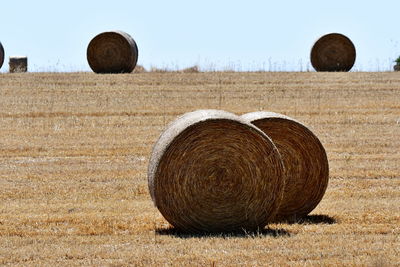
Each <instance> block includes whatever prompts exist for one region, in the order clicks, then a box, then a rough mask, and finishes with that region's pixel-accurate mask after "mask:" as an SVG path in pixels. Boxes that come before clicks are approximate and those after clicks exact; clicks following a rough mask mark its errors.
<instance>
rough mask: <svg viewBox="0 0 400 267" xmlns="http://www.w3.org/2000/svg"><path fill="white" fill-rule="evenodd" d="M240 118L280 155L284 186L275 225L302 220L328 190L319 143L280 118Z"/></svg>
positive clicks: (260, 115) (256, 114)
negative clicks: (266, 140) (276, 149)
mask: <svg viewBox="0 0 400 267" xmlns="http://www.w3.org/2000/svg"><path fill="white" fill-rule="evenodd" d="M242 118H244V119H245V120H246V121H248V122H251V123H253V124H254V125H255V126H257V127H258V128H259V129H261V130H262V131H263V132H264V133H266V134H267V135H268V136H269V137H270V138H271V139H272V141H273V142H274V143H275V145H276V146H277V148H278V150H279V152H280V153H281V155H282V159H283V163H284V166H285V172H286V186H285V190H284V195H283V199H282V203H281V206H280V207H279V210H278V212H277V214H276V217H275V221H292V220H296V219H298V218H301V217H304V216H306V215H307V214H308V213H310V212H311V211H312V210H313V209H314V208H315V207H316V206H317V205H318V203H319V202H320V201H321V199H322V197H323V196H324V194H325V191H326V188H327V186H328V180H329V166H328V159H327V156H326V152H325V149H324V147H323V146H322V144H321V142H320V141H319V139H318V138H317V137H316V136H315V135H314V134H313V133H312V132H311V130H309V129H308V128H307V127H306V126H304V125H303V124H301V123H300V122H298V121H296V120H294V119H292V118H289V117H287V116H284V115H282V114H278V113H273V112H253V113H248V114H245V115H243V116H242Z"/></svg>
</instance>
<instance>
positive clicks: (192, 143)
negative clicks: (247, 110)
mask: <svg viewBox="0 0 400 267" xmlns="http://www.w3.org/2000/svg"><path fill="white" fill-rule="evenodd" d="M284 179H285V177H284V169H283V162H282V160H281V156H280V154H279V152H278V150H277V148H276V147H275V145H274V144H273V143H272V141H271V140H270V139H269V138H268V137H267V136H266V135H265V134H264V133H263V132H262V131H260V130H259V129H257V128H256V127H255V126H253V125H251V124H250V123H247V122H245V121H244V120H242V119H241V118H240V117H239V116H237V115H234V114H232V113H228V112H224V111H219V110H198V111H194V112H190V113H186V114H185V115H183V116H181V117H179V118H178V119H177V120H175V121H174V122H172V123H171V124H170V125H169V126H168V127H167V129H166V130H165V131H164V132H163V133H162V134H161V136H160V138H159V139H158V141H157V142H156V144H155V146H154V149H153V152H152V155H151V158H150V163H149V170H148V182H149V191H150V194H151V198H152V200H153V202H154V204H155V206H156V207H157V208H158V209H159V211H160V212H161V214H162V215H163V216H164V218H165V219H166V220H167V221H168V222H169V223H170V224H172V225H173V226H174V227H175V228H177V229H180V230H183V231H187V232H229V231H236V230H243V229H247V230H256V229H261V228H263V227H264V226H265V225H266V224H267V223H268V222H269V221H270V220H271V219H272V218H273V217H274V215H275V212H276V211H277V209H278V207H279V205H280V202H281V199H282V194H283V188H284V182H285V181H284Z"/></svg>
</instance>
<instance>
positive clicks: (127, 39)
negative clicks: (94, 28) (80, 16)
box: [87, 31, 139, 73]
mask: <svg viewBox="0 0 400 267" xmlns="http://www.w3.org/2000/svg"><path fill="white" fill-rule="evenodd" d="M138 55H139V51H138V48H137V45H136V42H135V41H134V40H133V38H132V37H131V36H130V35H129V34H127V33H125V32H122V31H109V32H103V33H100V34H98V35H97V36H95V37H94V38H93V39H92V40H91V41H90V43H89V45H88V48H87V60H88V63H89V66H90V68H91V69H92V70H93V71H94V72H96V73H131V72H132V71H133V70H134V69H135V66H136V64H137V60H138Z"/></svg>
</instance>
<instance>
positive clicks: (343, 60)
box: [311, 33, 356, 71]
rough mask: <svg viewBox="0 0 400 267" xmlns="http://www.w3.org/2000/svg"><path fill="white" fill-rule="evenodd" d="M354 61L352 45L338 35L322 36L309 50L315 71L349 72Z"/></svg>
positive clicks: (345, 38) (341, 35) (354, 53)
mask: <svg viewBox="0 0 400 267" xmlns="http://www.w3.org/2000/svg"><path fill="white" fill-rule="evenodd" d="M355 61H356V48H355V47H354V44H353V43H352V42H351V40H350V39H349V38H347V37H346V36H344V35H343V34H340V33H330V34H327V35H324V36H322V37H321V38H319V39H318V40H317V41H316V42H315V43H314V45H313V47H312V49H311V64H312V65H313V67H314V69H315V70H316V71H350V70H351V68H352V67H353V65H354V62H355Z"/></svg>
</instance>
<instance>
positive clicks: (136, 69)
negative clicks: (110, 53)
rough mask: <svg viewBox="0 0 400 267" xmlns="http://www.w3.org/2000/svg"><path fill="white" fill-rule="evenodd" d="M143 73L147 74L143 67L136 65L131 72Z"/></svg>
mask: <svg viewBox="0 0 400 267" xmlns="http://www.w3.org/2000/svg"><path fill="white" fill-rule="evenodd" d="M145 72H147V70H146V69H145V67H143V66H141V65H136V67H135V69H134V70H133V73H145Z"/></svg>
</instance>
